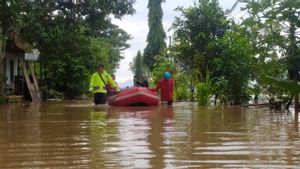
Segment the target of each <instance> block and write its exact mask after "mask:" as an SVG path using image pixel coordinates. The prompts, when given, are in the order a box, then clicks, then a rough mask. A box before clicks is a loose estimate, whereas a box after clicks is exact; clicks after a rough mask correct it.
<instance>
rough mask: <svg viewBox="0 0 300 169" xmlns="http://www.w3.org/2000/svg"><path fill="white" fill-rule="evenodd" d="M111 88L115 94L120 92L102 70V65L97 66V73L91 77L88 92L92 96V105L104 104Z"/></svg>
mask: <svg viewBox="0 0 300 169" xmlns="http://www.w3.org/2000/svg"><path fill="white" fill-rule="evenodd" d="M109 86H111V87H112V88H113V89H114V90H115V91H116V92H120V89H119V87H118V86H117V84H116V83H115V81H114V80H113V79H112V77H111V76H110V75H109V74H108V73H107V72H106V71H105V70H104V65H102V64H99V65H98V67H97V72H95V73H93V75H92V77H91V82H90V87H89V91H90V92H92V93H93V94H94V103H95V105H98V104H105V103H106V97H107V93H108V88H109Z"/></svg>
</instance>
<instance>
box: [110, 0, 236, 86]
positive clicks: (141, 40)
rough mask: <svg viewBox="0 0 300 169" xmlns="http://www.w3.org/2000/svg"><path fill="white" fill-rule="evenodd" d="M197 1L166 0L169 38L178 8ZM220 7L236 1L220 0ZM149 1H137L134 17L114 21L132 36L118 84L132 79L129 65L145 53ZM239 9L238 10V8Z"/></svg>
mask: <svg viewBox="0 0 300 169" xmlns="http://www.w3.org/2000/svg"><path fill="white" fill-rule="evenodd" d="M194 1H195V0H166V2H165V3H163V4H162V7H163V11H164V17H163V25H164V29H165V31H166V33H167V36H169V35H171V32H168V30H169V29H170V26H171V24H172V22H173V21H174V18H175V16H179V15H180V13H178V12H176V11H174V9H175V8H176V7H178V6H184V7H189V6H191V5H193V4H194ZM219 2H220V5H221V7H222V8H223V9H230V8H231V7H232V6H233V5H234V3H235V2H236V0H220V1H219ZM147 4H148V0H136V4H135V5H134V8H135V10H136V13H135V14H134V15H132V16H126V17H124V18H123V19H122V20H113V23H115V24H117V25H119V27H121V28H122V29H124V30H125V31H126V32H127V33H129V34H130V35H131V36H132V39H131V40H130V41H129V44H130V45H131V47H130V48H129V49H127V50H126V51H125V52H124V56H125V59H123V60H122V61H121V63H120V68H119V69H118V70H117V73H116V80H117V82H118V83H124V82H125V81H128V80H131V79H132V76H133V75H132V72H131V71H130V70H129V63H130V62H131V61H132V58H133V57H134V56H135V55H136V53H137V52H138V50H141V51H143V50H144V48H145V46H146V37H147V33H148V23H147V15H148V9H147ZM237 9H238V8H237ZM235 12H236V11H234V12H233V15H236V14H239V10H237V12H236V14H235Z"/></svg>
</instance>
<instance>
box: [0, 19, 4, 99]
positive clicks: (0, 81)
mask: <svg viewBox="0 0 300 169" xmlns="http://www.w3.org/2000/svg"><path fill="white" fill-rule="evenodd" d="M4 45H5V43H4V39H3V29H2V23H1V21H0V103H3V102H4V101H5V91H4V86H5V74H4Z"/></svg>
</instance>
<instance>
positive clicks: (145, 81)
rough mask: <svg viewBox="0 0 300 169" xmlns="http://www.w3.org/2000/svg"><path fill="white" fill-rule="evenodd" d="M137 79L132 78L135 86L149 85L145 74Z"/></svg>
mask: <svg viewBox="0 0 300 169" xmlns="http://www.w3.org/2000/svg"><path fill="white" fill-rule="evenodd" d="M139 79H140V81H139V80H138V79H134V82H135V84H136V86H137V87H149V83H148V80H147V78H146V77H145V76H141V78H139Z"/></svg>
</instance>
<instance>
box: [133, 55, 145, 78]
mask: <svg viewBox="0 0 300 169" xmlns="http://www.w3.org/2000/svg"><path fill="white" fill-rule="evenodd" d="M142 75H143V56H142V54H141V51H138V53H137V55H136V58H135V71H134V76H135V77H140V76H142Z"/></svg>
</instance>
